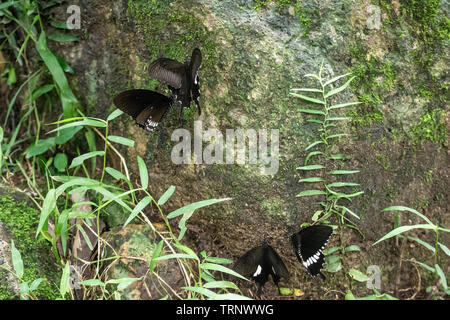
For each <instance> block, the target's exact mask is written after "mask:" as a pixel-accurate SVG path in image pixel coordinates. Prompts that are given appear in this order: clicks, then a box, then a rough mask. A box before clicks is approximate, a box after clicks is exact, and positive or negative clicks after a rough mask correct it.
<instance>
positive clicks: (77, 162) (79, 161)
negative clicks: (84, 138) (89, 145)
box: [69, 151, 105, 169]
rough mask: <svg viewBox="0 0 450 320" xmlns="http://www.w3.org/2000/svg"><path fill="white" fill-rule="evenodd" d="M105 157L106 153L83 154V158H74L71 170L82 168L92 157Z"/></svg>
mask: <svg viewBox="0 0 450 320" xmlns="http://www.w3.org/2000/svg"><path fill="white" fill-rule="evenodd" d="M104 155H105V151H92V152H88V153H85V154H82V155H81V156H78V157H76V158H73V160H72V163H71V164H70V167H69V169H72V168H75V167H78V166H80V165H81V164H82V163H83V162H84V161H85V160H87V159H90V158H92V157H98V156H104Z"/></svg>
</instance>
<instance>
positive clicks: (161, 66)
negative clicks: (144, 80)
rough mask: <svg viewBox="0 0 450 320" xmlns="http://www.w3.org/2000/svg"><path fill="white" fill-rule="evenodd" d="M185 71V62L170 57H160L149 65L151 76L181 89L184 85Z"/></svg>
mask: <svg viewBox="0 0 450 320" xmlns="http://www.w3.org/2000/svg"><path fill="white" fill-rule="evenodd" d="M185 72H186V71H185V67H184V64H182V63H180V62H178V61H175V60H172V59H168V58H159V59H157V60H155V61H153V62H152V63H151V64H150V66H149V67H148V73H149V75H150V77H151V78H154V79H156V80H158V81H161V82H164V83H166V84H168V85H169V86H171V87H173V88H175V89H180V88H181V86H182V85H183V77H184V74H185Z"/></svg>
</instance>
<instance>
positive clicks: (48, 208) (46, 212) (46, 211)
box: [36, 189, 56, 238]
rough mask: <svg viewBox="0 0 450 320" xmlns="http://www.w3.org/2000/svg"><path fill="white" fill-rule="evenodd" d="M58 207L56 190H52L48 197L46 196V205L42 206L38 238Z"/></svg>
mask: <svg viewBox="0 0 450 320" xmlns="http://www.w3.org/2000/svg"><path fill="white" fill-rule="evenodd" d="M55 207H56V190H55V189H50V190H49V191H48V192H47V195H46V196H45V199H44V203H43V205H42V209H41V216H40V218H39V224H38V227H37V230H36V238H37V236H38V234H39V232H41V230H42V228H43V227H44V224H45V222H46V221H47V219H48V217H49V216H50V214H51V213H52V211H53V210H54V209H55Z"/></svg>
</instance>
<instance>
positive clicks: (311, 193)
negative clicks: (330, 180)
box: [296, 190, 327, 197]
mask: <svg viewBox="0 0 450 320" xmlns="http://www.w3.org/2000/svg"><path fill="white" fill-rule="evenodd" d="M326 194H327V193H326V192H325V191H322V190H305V191H302V192H300V193H299V194H297V195H296V197H309V196H317V195H326Z"/></svg>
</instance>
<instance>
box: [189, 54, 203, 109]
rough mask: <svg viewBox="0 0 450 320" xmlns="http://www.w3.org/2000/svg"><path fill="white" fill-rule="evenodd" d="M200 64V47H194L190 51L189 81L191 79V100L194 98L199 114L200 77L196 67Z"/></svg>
mask: <svg viewBox="0 0 450 320" xmlns="http://www.w3.org/2000/svg"><path fill="white" fill-rule="evenodd" d="M201 64H202V54H201V52H200V49H198V48H195V49H194V51H193V52H192V57H191V63H190V70H191V81H192V100H194V102H195V105H196V107H197V110H198V114H201V113H202V111H201V109H200V103H199V101H198V99H199V97H200V79H199V77H198V68H200V65H201Z"/></svg>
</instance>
